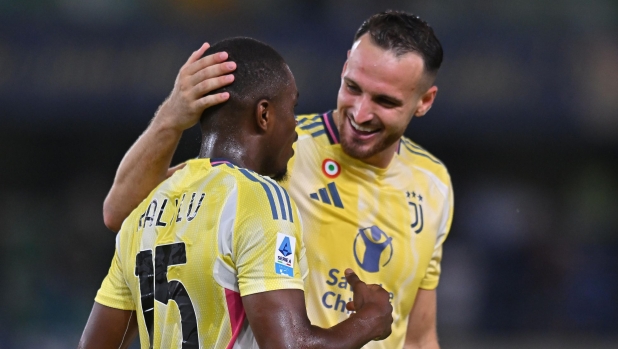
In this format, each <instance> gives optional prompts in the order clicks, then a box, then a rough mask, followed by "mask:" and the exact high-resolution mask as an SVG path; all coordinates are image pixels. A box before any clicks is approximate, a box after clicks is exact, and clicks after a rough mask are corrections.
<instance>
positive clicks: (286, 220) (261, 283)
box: [232, 176, 306, 296]
mask: <svg viewBox="0 0 618 349" xmlns="http://www.w3.org/2000/svg"><path fill="white" fill-rule="evenodd" d="M254 178H255V179H256V180H257V181H258V183H254V184H258V185H250V186H247V187H244V188H242V190H240V191H239V198H238V199H239V200H238V215H237V217H236V219H237V221H236V224H235V227H234V232H233V234H234V238H233V240H234V247H233V253H232V257H233V259H234V264H235V266H236V270H237V273H238V274H237V275H238V287H239V290H240V294H241V296H246V295H250V294H254V293H259V292H266V291H274V290H279V289H300V290H303V276H305V275H306V271H305V270H304V269H306V261H305V260H304V258H305V251H304V245H303V241H302V233H301V226H300V221H299V216H298V210H297V209H296V205H295V204H294V203H293V201H292V200H291V198H289V195H288V194H287V192H286V191H285V189H283V188H282V187H280V186H279V185H277V184H276V183H274V182H273V181H271V180H270V179H267V178H264V177H261V176H260V177H257V176H255V177H254ZM280 198H281V199H280Z"/></svg>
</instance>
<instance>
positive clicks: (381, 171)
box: [104, 11, 453, 348]
mask: <svg viewBox="0 0 618 349" xmlns="http://www.w3.org/2000/svg"><path fill="white" fill-rule="evenodd" d="M441 63H442V47H441V45H440V42H439V41H438V39H437V38H436V36H435V35H434V32H433V30H432V28H431V27H429V26H428V25H427V23H425V22H424V21H422V20H421V19H419V18H418V17H417V16H414V15H411V14H407V13H403V12H394V11H387V12H384V13H378V14H376V15H374V16H372V17H370V18H369V19H368V20H367V21H365V22H364V23H363V24H362V25H361V27H360V28H359V30H358V31H357V33H356V35H355V37H354V41H353V45H352V48H351V49H350V50H349V51H348V57H347V61H346V62H345V65H344V66H343V71H342V73H341V87H340V89H339V94H338V96H337V109H336V110H333V111H329V112H326V113H319V114H311V115H303V116H299V117H298V118H297V120H298V127H297V128H296V130H297V132H298V134H299V138H298V141H297V142H296V145H295V156H294V157H293V158H292V159H291V160H290V162H289V163H288V172H289V173H290V180H289V182H287V183H285V184H284V187H286V188H287V189H288V191H289V193H290V196H291V197H292V198H294V200H295V201H296V202H297V203H298V206H299V210H300V213H301V216H302V223H303V227H304V241H305V244H306V248H307V262H308V264H309V267H310V269H311V273H310V275H309V277H308V280H307V282H306V288H305V290H306V292H307V306H308V313H309V318H310V319H311V321H313V322H315V323H316V324H319V325H320V326H332V325H334V324H335V323H337V322H338V321H341V320H342V319H344V318H346V317H347V310H346V308H345V302H346V301H348V300H349V299H350V298H351V297H352V293H351V290H350V287H349V285H348V284H347V283H346V280H345V277H344V270H345V269H346V268H348V267H351V266H354V267H356V268H359V269H358V270H357V272H358V275H359V276H360V277H361V278H362V279H363V280H365V281H367V282H372V283H376V284H380V285H382V286H383V287H384V288H385V289H386V290H387V291H389V293H390V297H391V301H392V304H393V308H394V309H393V317H394V322H393V333H392V335H391V336H390V337H389V338H388V339H386V340H384V341H381V342H372V343H369V344H368V345H367V347H368V348H402V347H405V348H438V347H439V344H438V337H437V333H436V291H435V289H436V287H437V285H438V280H439V276H440V261H441V258H442V245H443V242H444V240H445V239H446V236H447V234H448V232H449V230H450V226H451V220H452V215H453V192H452V186H451V180H450V177H449V174H448V172H447V170H446V168H445V166H444V164H443V163H442V162H441V161H439V160H438V159H436V158H435V157H434V156H433V155H431V154H430V153H429V152H427V151H426V150H424V149H423V148H421V147H420V146H418V145H417V144H415V143H414V142H412V141H411V140H409V139H408V138H406V137H404V136H403V133H404V131H405V129H406V127H407V126H408V124H409V122H410V121H411V120H412V118H413V117H420V116H423V115H425V114H426V113H427V111H428V110H429V109H430V108H431V106H432V104H433V102H434V100H435V97H436V93H437V91H438V88H437V87H436V86H435V85H434V81H435V78H436V74H437V72H438V69H439V67H440V65H441ZM223 70H225V71H223V72H220V75H223V76H225V74H227V73H229V70H226V69H223ZM190 78H191V77H190V74H184V73H183V72H181V73H180V74H179V80H183V81H184V80H185V79H190ZM194 79H195V80H196V81H212V79H199V78H194ZM180 95H181V94H179V93H178V91H173V92H172V95H171V97H170V99H169V100H168V101H166V102H164V103H163V105H162V107H161V109H162V110H164V111H165V112H161V113H159V114H158V115H156V116H155V118H154V121H153V123H152V124H153V125H154V126H152V125H151V127H149V128H148V129H147V130H146V132H145V133H144V134H143V135H142V137H141V138H140V139H139V140H138V141H137V142H136V144H135V145H133V147H132V148H131V149H130V150H129V152H128V153H127V155H126V156H125V158H124V159H123V162H122V163H121V165H120V168H119V169H118V173H117V176H116V179H115V182H114V184H113V186H112V188H111V190H110V193H109V194H108V197H107V198H106V201H105V204H104V219H105V222H106V224H107V225H108V227H110V228H111V229H112V230H114V229H117V227H118V225H119V224H120V222H122V220H123V219H124V217H126V215H127V214H128V212H129V211H130V210H131V209H132V208H133V207H135V205H137V203H139V202H140V201H141V200H142V198H143V197H145V196H146V195H147V193H148V191H149V190H150V189H151V188H152V186H149V185H147V184H146V183H147V182H145V181H149V182H150V183H155V184H156V183H158V182H160V181H161V180H162V178H164V176H165V174H166V170H167V168H168V167H169V164H170V159H171V156H172V153H173V151H174V150H175V147H176V145H177V143H178V141H179V139H180V132H181V130H182V129H183V128H185V127H188V126H190V125H192V124H193V123H195V122H196V121H197V120H198V119H199V113H200V110H197V111H195V112H194V114H191V113H190V112H186V109H187V108H186V107H182V108H180V107H177V108H175V110H176V111H175V112H174V111H172V109H174V108H172V107H171V105H172V102H173V103H174V104H177V105H182V106H189V105H194V104H193V103H194V101H193V100H191V98H189V97H187V96H186V95H183V96H185V97H183V98H178V96H180ZM179 101H181V102H179ZM164 124H167V125H172V126H167V127H163V126H160V125H164ZM166 134H167V135H170V136H167V137H166V138H165V142H166V143H165V144H162V143H157V140H158V138H157V137H158V135H166ZM153 185H154V184H153Z"/></svg>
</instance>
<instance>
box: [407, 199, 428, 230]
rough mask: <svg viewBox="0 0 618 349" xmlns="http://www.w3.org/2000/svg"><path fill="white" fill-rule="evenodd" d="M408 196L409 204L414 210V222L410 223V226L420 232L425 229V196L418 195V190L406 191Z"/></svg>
mask: <svg viewBox="0 0 618 349" xmlns="http://www.w3.org/2000/svg"><path fill="white" fill-rule="evenodd" d="M406 197H407V199H408V205H410V208H411V210H412V217H413V218H412V224H410V228H412V229H413V230H414V232H415V233H416V234H418V233H420V232H421V231H422V230H423V225H424V224H423V222H424V219H423V196H422V195H420V194H419V195H417V194H416V192H413V191H412V192H409V191H407V192H406Z"/></svg>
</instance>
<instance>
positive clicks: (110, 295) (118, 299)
mask: <svg viewBox="0 0 618 349" xmlns="http://www.w3.org/2000/svg"><path fill="white" fill-rule="evenodd" d="M94 300H95V302H97V303H99V304H103V305H105V306H108V307H110V308H115V309H122V310H135V304H134V303H133V297H132V296H131V290H130V289H129V286H128V285H127V283H126V281H125V279H124V276H123V274H122V268H121V265H120V259H119V258H118V251H116V252H115V253H114V258H113V259H112V266H111V267H110V268H109V272H108V273H107V276H106V277H105V279H104V280H103V283H102V284H101V288H100V289H99V291H98V292H97V296H96V297H95V298H94Z"/></svg>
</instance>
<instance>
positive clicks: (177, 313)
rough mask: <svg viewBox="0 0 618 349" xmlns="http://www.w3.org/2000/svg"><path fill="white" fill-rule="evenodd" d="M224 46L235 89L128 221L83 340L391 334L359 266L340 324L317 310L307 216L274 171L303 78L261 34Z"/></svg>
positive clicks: (291, 340)
mask: <svg viewBox="0 0 618 349" xmlns="http://www.w3.org/2000/svg"><path fill="white" fill-rule="evenodd" d="M221 51H225V52H226V53H227V54H229V57H230V58H232V59H234V60H235V62H236V64H237V66H238V67H237V69H236V73H235V83H234V84H233V85H231V86H230V87H229V88H228V89H227V93H228V94H229V96H228V97H229V101H228V102H227V103H225V104H222V105H219V106H218V107H216V108H210V109H208V110H206V111H205V112H204V116H203V118H202V121H201V123H202V130H203V139H202V148H201V151H200V158H199V159H195V160H191V161H189V162H188V163H187V165H186V167H185V168H184V169H182V170H181V171H178V172H177V173H175V174H174V175H173V176H172V177H171V178H169V179H167V180H166V181H164V182H163V183H161V184H160V185H159V186H158V187H157V188H156V189H155V190H154V191H152V192H151V193H150V195H148V197H147V198H146V200H144V201H143V202H142V203H141V204H140V205H139V206H138V207H137V208H136V209H135V210H133V212H132V213H131V214H130V215H129V217H128V218H127V219H126V220H125V221H124V223H123V225H122V229H121V230H120V233H119V235H118V237H117V240H116V253H115V255H114V258H113V261H112V265H111V268H110V270H109V273H108V275H107V277H106V278H105V280H104V281H103V284H102V286H101V288H100V290H99V292H98V293H97V296H96V298H95V305H94V307H93V310H92V313H91V316H90V318H89V320H88V323H87V325H86V329H85V330H84V334H83V336H82V340H81V341H80V348H118V347H127V346H128V345H129V343H130V342H131V339H132V338H133V337H134V336H135V332H136V327H138V328H139V335H140V341H141V345H142V348H257V347H258V345H259V346H260V347H261V348H360V347H361V346H362V345H364V344H365V343H367V342H369V341H371V340H374V339H383V338H385V337H387V336H388V335H389V334H390V331H391V330H390V326H391V323H392V306H391V304H390V303H389V296H388V293H387V292H386V291H385V290H384V289H383V288H381V287H380V286H378V285H366V284H364V283H363V282H362V281H360V279H359V278H358V277H357V276H356V275H355V274H354V273H353V272H352V271H351V270H349V271H348V272H347V274H346V278H347V279H346V280H347V282H349V284H350V286H351V287H353V289H354V299H353V301H351V302H350V303H349V304H347V309H350V310H355V311H356V312H355V315H354V316H352V317H350V318H348V319H346V320H345V321H342V322H341V323H339V324H337V325H336V326H333V327H332V328H329V329H323V328H319V327H316V326H312V325H311V323H310V322H309V320H308V318H307V313H306V308H305V297H304V293H303V278H304V277H305V276H306V275H307V272H308V270H307V266H306V258H305V249H304V246H303V240H302V233H301V224H300V222H301V218H300V216H299V213H298V210H297V207H296V204H295V203H294V201H293V200H291V199H290V197H289V195H288V193H287V191H286V190H285V189H283V188H282V187H280V186H279V185H278V184H277V183H276V182H275V181H276V180H280V179H281V178H283V177H284V176H285V173H286V171H287V163H288V160H289V159H290V158H291V157H292V155H293V153H294V151H293V148H292V144H293V143H294V142H295V141H296V139H297V134H296V132H295V131H294V129H295V127H296V120H295V119H294V105H295V103H296V100H297V98H298V91H297V89H296V83H295V81H294V77H293V76H292V73H291V72H290V70H289V68H288V67H287V65H286V64H285V62H284V61H283V58H281V56H280V55H279V54H278V53H277V52H276V51H275V50H274V49H272V48H271V47H270V46H268V45H266V44H263V43H261V42H259V41H256V40H253V39H249V38H233V39H227V40H223V41H221V42H219V43H218V44H216V45H214V46H213V47H212V48H210V52H221ZM207 53H208V52H207ZM194 58H195V57H194ZM193 67H195V65H194V66H193Z"/></svg>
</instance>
